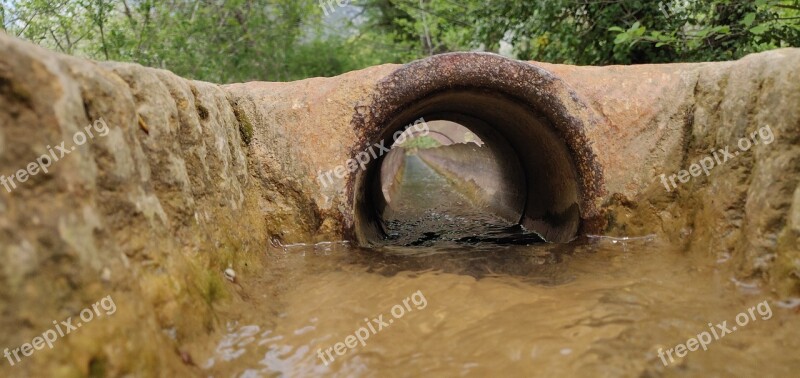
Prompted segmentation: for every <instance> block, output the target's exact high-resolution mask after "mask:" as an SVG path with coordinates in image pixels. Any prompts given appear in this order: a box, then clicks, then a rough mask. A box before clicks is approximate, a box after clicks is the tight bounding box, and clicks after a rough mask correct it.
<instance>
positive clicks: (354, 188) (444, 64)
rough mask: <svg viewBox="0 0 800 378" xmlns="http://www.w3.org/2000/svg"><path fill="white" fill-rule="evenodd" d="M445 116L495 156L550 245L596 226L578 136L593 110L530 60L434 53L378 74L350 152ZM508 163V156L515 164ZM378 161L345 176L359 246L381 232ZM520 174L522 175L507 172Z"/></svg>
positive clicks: (592, 177)
mask: <svg viewBox="0 0 800 378" xmlns="http://www.w3.org/2000/svg"><path fill="white" fill-rule="evenodd" d="M420 117H423V118H424V119H425V120H426V121H432V120H448V121H453V122H456V123H459V124H462V125H464V126H466V127H467V128H469V129H470V130H471V131H472V132H474V133H475V134H476V135H478V136H479V137H480V138H481V139H483V140H484V142H486V144H487V146H489V147H490V148H493V149H494V151H495V153H496V154H497V155H498V156H501V157H502V158H501V160H503V162H506V163H503V162H500V163H501V165H503V164H505V166H508V167H512V166H514V165H516V163H518V165H519V166H520V167H521V170H519V171H516V170H509V171H508V172H506V173H505V174H506V178H507V179H508V183H507V185H508V186H515V187H516V188H515V189H512V190H516V191H517V192H519V193H520V194H521V195H522V197H523V198H524V201H523V203H524V207H523V209H521V213H522V216H521V217H520V219H519V222H520V224H522V225H523V226H524V227H525V228H527V229H529V230H532V231H535V232H537V233H539V234H540V235H542V236H543V237H544V238H545V240H547V241H551V242H567V241H569V240H571V239H573V238H574V237H575V236H576V235H578V234H581V233H590V232H597V231H599V229H600V228H601V227H602V225H603V224H602V223H603V222H602V218H601V217H600V214H599V213H598V209H597V205H596V200H597V199H598V198H599V197H600V196H601V195H602V188H603V174H602V168H601V167H600V165H599V163H598V162H597V159H596V154H595V153H594V151H593V150H592V146H591V145H590V144H589V143H588V139H587V137H586V134H587V132H588V131H589V129H590V128H593V127H596V123H597V121H596V119H597V118H596V117H595V116H594V114H593V113H592V111H591V109H590V108H589V107H588V106H586V104H585V103H584V102H583V101H582V100H581V99H580V98H579V97H578V96H577V95H576V93H575V92H574V91H572V90H571V89H570V88H569V87H568V86H567V85H566V84H565V83H564V82H563V81H561V80H560V79H559V78H557V77H556V76H554V75H553V74H551V73H549V72H547V71H545V70H543V69H541V68H539V67H535V66H533V65H530V64H527V63H524V62H519V61H514V60H510V59H507V58H504V57H502V56H499V55H495V54H485V53H453V54H444V55H437V56H433V57H430V58H427V59H423V60H420V61H416V62H413V63H410V64H407V65H405V66H402V67H401V68H399V69H398V70H396V71H395V72H393V73H392V74H390V75H389V76H388V77H386V78H384V79H383V80H381V81H380V82H379V83H378V85H377V88H376V89H375V91H374V92H373V94H372V99H371V101H370V105H369V106H365V107H363V108H357V111H356V114H355V116H354V117H353V119H352V121H351V122H352V125H353V127H354V129H355V130H363V132H362V133H361V135H363V136H364V137H363V140H360V141H359V142H360V143H359V144H358V145H357V148H356V149H354V150H353V151H352V155H353V156H355V154H356V153H357V152H359V151H362V150H364V148H365V147H366V146H370V145H372V144H373V143H376V142H378V141H381V140H387V141H389V140H391V137H392V135H393V134H394V133H395V132H396V131H397V130H400V129H402V128H404V127H406V126H407V125H409V124H411V123H413V121H414V120H416V119H418V118H420ZM514 160H516V161H514ZM380 165H381V160H375V161H372V162H371V163H370V165H369V166H368V167H367V169H366V170H365V171H364V172H362V173H360V174H358V175H353V176H351V178H350V180H349V182H348V183H347V190H348V198H349V200H350V201H352V203H351V204H350V205H351V206H352V208H353V209H354V211H355V214H354V230H353V233H354V235H353V236H354V237H355V239H357V240H358V242H359V243H360V244H363V245H369V244H376V243H380V240H382V238H383V236H384V235H383V228H382V227H381V221H382V220H381V215H380V214H381V210H382V208H383V207H384V206H385V202H383V199H382V198H383V196H382V195H381V192H380V183H379V181H380V177H379V176H380V174H379V171H380ZM517 174H522V175H523V176H524V177H523V178H522V179H521V180H520V179H519V178H516V177H511V176H509V175H517Z"/></svg>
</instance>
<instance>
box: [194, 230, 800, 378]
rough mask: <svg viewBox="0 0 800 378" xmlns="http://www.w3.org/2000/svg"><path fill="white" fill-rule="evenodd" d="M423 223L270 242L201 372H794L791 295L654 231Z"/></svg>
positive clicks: (799, 333) (206, 350)
mask: <svg viewBox="0 0 800 378" xmlns="http://www.w3.org/2000/svg"><path fill="white" fill-rule="evenodd" d="M459 222H460V221H459ZM397 226H399V227H406V226H403V225H401V224H399V223H398V224H397ZM425 227H433V226H430V225H428V226H425ZM408 229H410V230H412V231H413V230H414V228H413V227H409V228H408ZM420 231H421V230H420ZM429 231H433V232H436V233H437V235H438V236H437V238H436V240H437V243H436V244H435V245H434V244H431V245H427V244H426V243H422V246H405V245H404V244H405V243H398V244H397V245H393V246H387V247H383V248H379V249H362V248H358V247H355V246H352V245H351V244H350V243H321V244H317V245H292V246H281V247H279V248H271V249H270V250H269V252H268V256H267V257H266V258H267V259H268V261H269V264H270V268H269V269H268V270H267V271H264V272H262V273H261V274H260V275H259V276H255V277H246V276H245V277H241V280H240V282H242V285H243V286H242V291H241V292H240V295H241V296H242V297H243V298H246V300H244V301H242V304H241V305H239V306H237V307H235V308H230V309H227V310H226V311H225V312H224V313H223V314H222V315H221V316H222V320H224V323H225V324H227V326H226V327H225V328H224V329H220V330H218V331H217V332H215V333H213V334H211V335H210V336H209V340H208V341H207V342H206V343H203V344H202V345H195V346H193V347H192V348H191V349H192V354H193V356H194V358H195V361H198V365H200V367H199V369H202V371H201V375H204V376H218V377H230V376H236V377H262V376H263V377H270V376H291V377H305V376H316V375H328V376H339V377H352V376H361V377H416V376H476V377H478V376H480V377H483V376H509V377H518V376H542V377H550V376H558V377H561V376H586V375H599V376H678V375H680V376H687V375H688V376H697V375H701V374H709V373H710V375H712V376H793V375H794V374H796V372H797V371H798V369H800V357H798V353H797V351H798V350H800V321H798V305H799V304H798V303H797V301H796V300H792V299H788V300H779V299H778V298H773V297H771V295H770V293H769V292H767V291H766V290H763V289H761V288H759V287H758V285H755V284H753V283H752V282H739V281H732V280H731V277H732V275H731V274H730V271H729V264H731V263H730V262H728V261H717V260H716V258H714V257H711V256H697V255H696V254H686V253H684V252H683V251H681V250H678V249H675V248H674V247H672V246H669V245H664V244H663V243H662V242H661V241H659V240H658V239H656V238H653V237H644V238H634V239H615V238H607V237H592V238H585V239H581V240H577V241H575V242H573V243H571V244H566V245H554V244H542V243H516V244H515V243H501V244H494V243H491V242H490V241H486V240H479V241H470V242H463V241H459V240H461V239H462V238H464V237H465V236H464V235H456V234H457V233H458V232H457V230H453V229H448V227H443V226H441V224H440V225H439V226H436V228H429ZM422 234H424V233H420V234H419V235H417V236H420V235H422ZM397 238H398V239H400V238H402V236H397ZM414 240H417V239H414ZM416 291H420V292H421V293H424V296H425V298H426V300H427V305H426V307H425V309H424V310H422V311H412V312H409V313H407V314H406V315H405V316H403V317H402V318H401V319H396V320H395V321H394V322H393V323H392V324H391V325H390V326H388V327H387V328H385V329H383V330H382V331H380V332H379V333H377V334H375V335H373V336H371V337H370V338H369V340H368V341H367V343H366V345H363V346H361V345H360V344H359V346H358V347H357V348H354V349H352V350H351V349H347V350H346V351H345V353H344V354H343V355H341V356H340V355H336V354H334V356H335V360H334V361H332V362H331V363H330V364H329V365H327V366H326V365H325V364H324V363H323V361H322V360H321V359H320V358H319V357H318V351H319V350H322V351H323V353H324V350H325V349H326V348H330V347H332V346H333V345H335V344H336V343H338V342H342V341H344V340H345V339H346V338H347V336H349V335H352V334H353V332H354V330H356V329H358V328H359V327H361V326H362V325H364V322H365V319H372V318H374V317H377V316H379V315H381V314H387V313H388V312H389V310H390V309H391V308H392V306H394V305H396V304H398V303H400V302H401V301H402V300H403V299H404V298H406V297H408V295H409V293H413V292H416ZM764 300H769V303H770V304H771V308H772V311H773V316H772V317H771V318H770V319H767V320H762V319H761V318H759V319H758V320H756V321H753V322H752V323H750V324H748V325H747V327H742V329H739V330H737V331H736V332H734V333H732V334H729V335H727V336H725V337H724V338H723V339H720V340H717V341H714V342H713V343H712V344H710V345H709V346H708V350H707V351H703V350H698V351H694V352H690V353H688V355H687V356H686V357H684V358H682V359H678V360H677V361H676V362H675V363H674V364H671V365H670V366H669V367H665V366H664V365H663V363H662V362H661V360H660V359H659V356H658V350H659V348H661V349H668V348H673V347H674V346H675V345H676V344H678V343H685V342H686V340H687V339H689V338H691V337H695V336H696V335H697V334H698V333H699V332H702V331H705V330H707V329H708V326H707V324H708V323H714V324H717V323H721V322H723V321H727V322H728V324H733V322H734V319H735V317H736V315H737V314H738V313H740V312H742V311H746V310H747V309H748V308H750V307H752V306H755V305H756V304H757V303H759V302H762V301H764Z"/></svg>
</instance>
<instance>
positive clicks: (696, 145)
mask: <svg viewBox="0 0 800 378" xmlns="http://www.w3.org/2000/svg"><path fill="white" fill-rule="evenodd" d="M535 64H537V65H539V66H541V67H543V68H545V69H548V70H550V71H551V72H553V73H554V74H556V75H558V76H559V77H561V78H562V79H563V80H564V81H566V82H567V83H569V84H570V86H571V87H572V88H574V89H575V91H576V93H578V95H580V96H582V97H583V98H585V99H587V101H588V102H590V103H591V104H592V108H593V109H595V110H596V112H597V113H599V114H601V115H602V117H603V119H604V122H605V125H604V126H602V127H599V128H597V129H595V131H596V133H593V134H591V135H590V139H592V141H593V143H594V146H595V151H597V153H598V159H599V160H600V161H601V164H602V165H603V168H604V171H605V177H606V188H607V191H608V196H607V197H606V202H605V207H606V208H607V214H608V216H609V220H610V224H609V232H611V233H615V234H618V235H639V234H644V233H651V232H655V233H658V234H661V235H665V236H666V237H668V238H670V239H671V240H672V241H674V242H676V243H682V244H684V245H685V246H686V248H687V249H688V250H691V251H698V252H700V253H705V254H708V255H709V256H710V257H714V258H719V259H720V260H728V258H729V257H730V261H727V262H725V264H728V265H733V266H734V267H736V268H737V269H738V270H739V273H740V276H742V277H748V278H763V279H765V280H766V281H768V282H769V283H770V286H772V287H773V288H776V289H777V290H778V291H779V292H782V293H788V292H794V293H797V292H799V291H800V248H798V245H800V222H798V221H800V212H799V211H800V202H798V201H800V187H798V180H800V106H798V105H800V50H798V49H785V50H777V51H771V52H767V53H762V54H756V55H750V56H748V57H745V58H744V59H742V60H739V61H736V62H722V63H702V64H670V65H654V66H630V67H622V66H616V67H568V66H558V65H550V64H542V63H535ZM766 126H769V128H770V129H771V130H772V133H774V138H775V139H774V142H772V143H770V144H764V143H760V144H758V145H755V146H754V147H752V148H751V149H750V150H749V151H742V152H741V154H740V155H739V156H736V157H735V158H732V159H730V160H729V161H727V162H724V163H723V164H722V165H719V166H717V167H716V168H714V169H713V170H712V171H710V174H709V175H708V176H706V175H705V174H701V175H700V176H698V177H696V178H692V179H691V180H690V181H689V182H687V183H683V184H678V188H677V189H676V190H672V191H671V192H668V191H667V189H666V188H665V187H664V185H663V184H662V183H661V179H660V178H659V176H660V175H661V174H666V175H667V176H669V175H672V174H675V173H678V171H680V170H684V169H689V167H690V166H691V165H692V164H693V163H695V162H698V161H699V160H700V159H702V158H704V157H706V156H710V155H711V151H712V150H718V149H724V148H725V147H728V146H730V152H731V153H733V152H734V151H737V150H739V147H737V143H738V141H739V139H740V138H743V137H749V136H751V135H752V133H753V132H756V131H757V130H759V129H760V128H763V127H766Z"/></svg>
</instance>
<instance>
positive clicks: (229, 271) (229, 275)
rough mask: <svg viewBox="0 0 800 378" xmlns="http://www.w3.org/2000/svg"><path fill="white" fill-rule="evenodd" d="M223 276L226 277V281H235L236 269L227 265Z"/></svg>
mask: <svg viewBox="0 0 800 378" xmlns="http://www.w3.org/2000/svg"><path fill="white" fill-rule="evenodd" d="M225 278H227V279H228V281H231V282H236V271H235V270H233V268H231V267H230V266H228V269H225Z"/></svg>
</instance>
